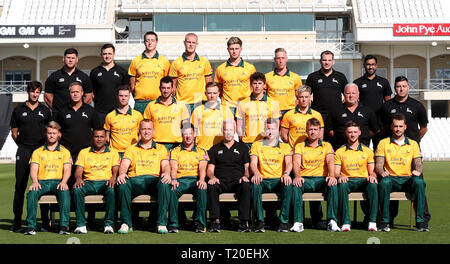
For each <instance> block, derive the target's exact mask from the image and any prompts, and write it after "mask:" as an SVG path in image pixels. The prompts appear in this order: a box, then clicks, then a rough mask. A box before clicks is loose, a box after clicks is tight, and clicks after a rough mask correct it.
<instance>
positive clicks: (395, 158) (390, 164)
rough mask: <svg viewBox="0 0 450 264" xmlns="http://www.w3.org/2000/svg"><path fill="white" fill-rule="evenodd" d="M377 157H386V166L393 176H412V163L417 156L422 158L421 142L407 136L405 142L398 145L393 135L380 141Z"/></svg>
mask: <svg viewBox="0 0 450 264" xmlns="http://www.w3.org/2000/svg"><path fill="white" fill-rule="evenodd" d="M375 157H384V159H385V161H384V168H385V170H386V171H388V172H389V173H390V175H391V176H411V173H412V171H411V164H412V161H413V160H414V159H415V158H422V153H421V152H420V148H419V144H418V143H417V142H416V141H415V140H412V139H410V138H407V137H406V138H405V144H403V145H402V146H400V145H397V143H395V141H394V139H393V138H392V137H388V138H385V139H383V140H381V141H380V143H379V144H378V146H377V150H376V152H375Z"/></svg>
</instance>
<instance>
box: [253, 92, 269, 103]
mask: <svg viewBox="0 0 450 264" xmlns="http://www.w3.org/2000/svg"><path fill="white" fill-rule="evenodd" d="M250 101H257V100H256V97H254V96H253V94H251V95H250ZM260 101H267V94H266V93H264V96H263V97H262V98H261V100H260Z"/></svg>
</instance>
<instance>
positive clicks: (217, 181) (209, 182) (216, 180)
mask: <svg viewBox="0 0 450 264" xmlns="http://www.w3.org/2000/svg"><path fill="white" fill-rule="evenodd" d="M216 183H217V184H220V180H219V179H218V178H216V177H213V178H211V179H209V181H208V184H211V185H213V184H216Z"/></svg>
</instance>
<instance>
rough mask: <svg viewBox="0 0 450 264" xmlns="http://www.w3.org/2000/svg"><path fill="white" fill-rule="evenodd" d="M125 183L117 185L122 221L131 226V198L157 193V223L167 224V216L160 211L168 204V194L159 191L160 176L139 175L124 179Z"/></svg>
mask: <svg viewBox="0 0 450 264" xmlns="http://www.w3.org/2000/svg"><path fill="white" fill-rule="evenodd" d="M126 181H127V182H126V183H125V184H120V185H119V187H118V196H119V206H120V219H121V220H122V222H123V223H125V224H127V225H128V226H129V227H132V226H133V224H132V221H131V201H132V200H133V198H135V197H137V196H139V195H142V194H149V195H157V196H158V220H157V221H156V223H157V225H167V218H166V217H164V214H163V213H162V212H167V208H168V206H169V201H170V195H167V194H165V193H164V192H161V191H162V189H163V188H161V185H162V183H161V180H160V177H156V176H153V175H141V176H136V177H131V178H128V179H127V180H126Z"/></svg>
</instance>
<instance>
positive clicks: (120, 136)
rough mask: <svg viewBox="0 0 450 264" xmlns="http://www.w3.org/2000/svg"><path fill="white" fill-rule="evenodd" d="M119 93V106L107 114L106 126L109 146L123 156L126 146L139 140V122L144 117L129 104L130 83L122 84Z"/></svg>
mask: <svg viewBox="0 0 450 264" xmlns="http://www.w3.org/2000/svg"><path fill="white" fill-rule="evenodd" d="M117 94H118V98H119V107H117V108H116V109H115V110H113V111H111V112H110V113H109V114H108V115H106V118H105V125H104V128H105V130H106V141H107V142H108V143H109V146H110V147H111V149H113V150H115V151H117V152H119V155H120V156H121V157H122V156H123V153H124V152H125V150H126V148H128V147H129V146H130V145H134V144H136V143H137V142H138V131H139V123H140V122H141V121H142V119H143V118H142V115H141V113H140V112H138V111H136V110H133V109H131V106H130V105H129V104H128V102H129V100H130V87H129V86H128V85H121V86H120V87H119V91H118V92H117Z"/></svg>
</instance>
